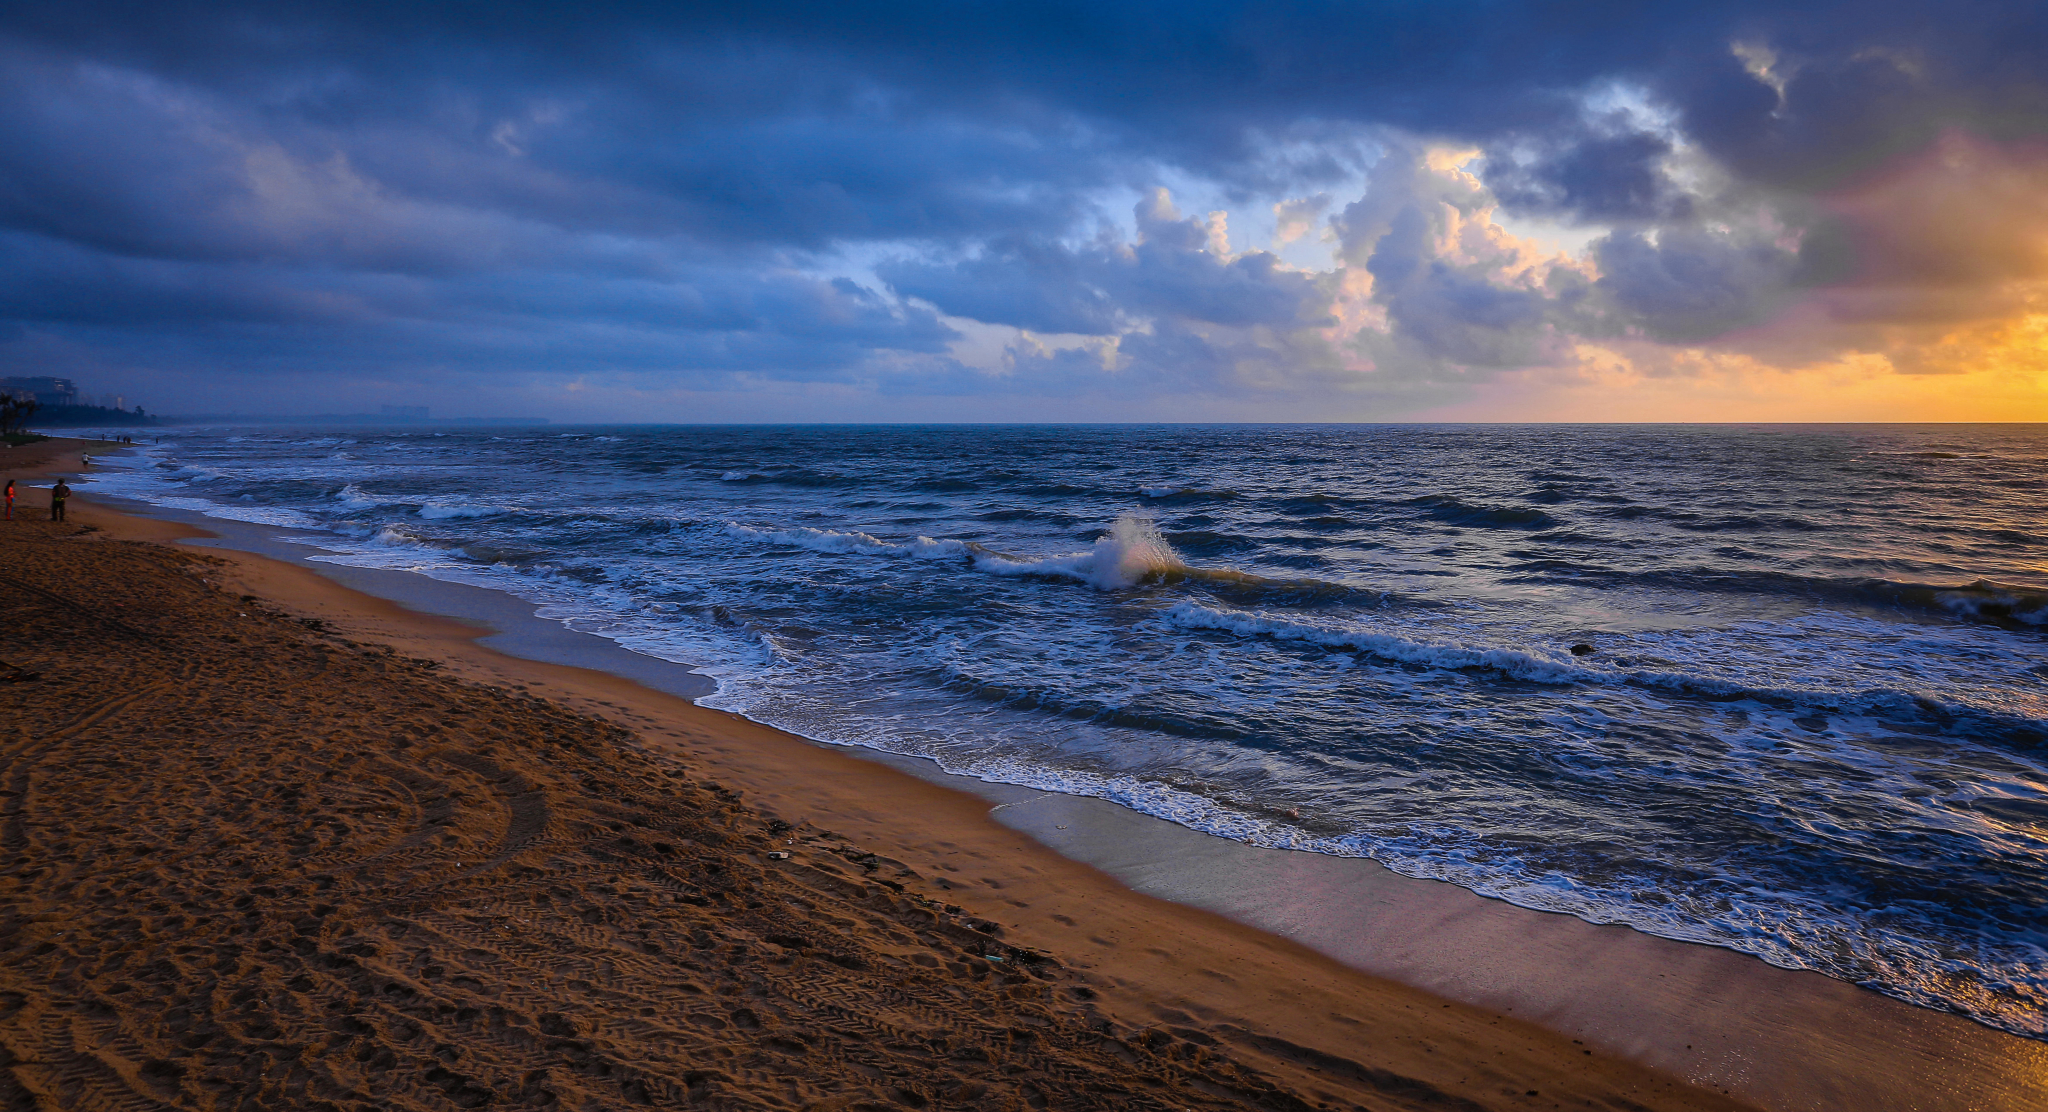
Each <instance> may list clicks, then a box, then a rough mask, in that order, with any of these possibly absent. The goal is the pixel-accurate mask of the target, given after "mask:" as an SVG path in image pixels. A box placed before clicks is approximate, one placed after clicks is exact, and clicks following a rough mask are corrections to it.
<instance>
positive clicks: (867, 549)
mask: <svg viewBox="0 0 2048 1112" xmlns="http://www.w3.org/2000/svg"><path fill="white" fill-rule="evenodd" d="M725 531H726V533H728V534H729V535H731V536H734V537H738V538H739V539H741V540H750V541H767V542H769V543H770V544H793V545H796V546H797V547H799V548H808V549H810V550H811V551H813V552H827V553H831V554H833V555H854V554H866V555H879V556H915V557H919V558H922V559H928V560H929V559H944V558H946V557H950V556H960V555H962V554H964V553H965V552H966V551H967V546H966V545H964V544H962V543H960V542H959V541H952V540H933V539H932V538H930V537H918V538H917V539H915V540H912V541H907V542H904V543H901V544H897V543H892V542H890V541H885V540H883V539H882V538H880V537H876V536H871V535H869V534H867V533H862V532H858V531H855V532H849V533H839V532H834V531H832V530H830V529H807V528H803V527H801V526H799V527H797V528H794V529H755V528H752V527H750V526H746V525H740V524H737V523H731V522H728V523H727V524H726V527H725Z"/></svg>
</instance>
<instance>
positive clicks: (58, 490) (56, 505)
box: [50, 479, 71, 521]
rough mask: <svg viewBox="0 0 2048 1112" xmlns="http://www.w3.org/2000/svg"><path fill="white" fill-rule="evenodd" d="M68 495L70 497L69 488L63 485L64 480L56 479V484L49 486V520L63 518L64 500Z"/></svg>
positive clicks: (60, 519)
mask: <svg viewBox="0 0 2048 1112" xmlns="http://www.w3.org/2000/svg"><path fill="white" fill-rule="evenodd" d="M69 497H71V488H70V487H68V486H65V485H64V480H62V479H59V480H57V485H56V486H53V487H51V488H50V520H51V521H62V520H64V500H65V499H66V498H69Z"/></svg>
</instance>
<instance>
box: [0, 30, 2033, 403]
mask: <svg viewBox="0 0 2048 1112" xmlns="http://www.w3.org/2000/svg"><path fill="white" fill-rule="evenodd" d="M45 374H49V375H61V376H66V377H71V378H74V379H76V380H78V381H79V383H80V385H81V386H82V387H83V388H84V389H85V390H86V391H87V392H88V393H94V394H97V393H102V392H106V393H115V392H118V393H121V394H124V395H126V396H127V397H128V398H129V399H130V400H131V404H132V403H134V402H140V403H141V404H144V405H146V406H148V407H149V408H150V409H151V410H152V411H153V412H160V413H162V412H168V413H223V412H241V413H287V414H288V413H319V412H330V413H331V412H365V411H368V412H374V411H376V410H377V408H378V407H379V406H382V405H426V406H430V407H432V409H433V412H434V413H435V414H437V415H442V416H528V417H546V418H549V419H551V420H556V421H681V422H695V421H1407V420H1438V421H1443V420H1455V421H1722V420H1727V421H1895V420H1970V421H1976V420H1989V421H2000V420H2042V419H2048V5H2043V4H2040V3H2037V2H2021V0H2004V2H1997V3H1989V2H1978V0H1945V2H1942V3H1938V4H1937V3H1933V2H1913V3H1906V2H1900V0H1864V2H1858V3H1853V4H1851V3H1840V4H1832V3H1831V4H1785V3H1754V4H1752V3H1715V2H1712V0H1706V2H1701V0H1684V2H1666V0H1627V2H1619V0H1573V2H1568V3H1567V2H1555V3H1541V2H1530V3H1509V2H1500V0H1483V2H1472V0H1403V2H1371V0H1357V2H1350V3H1318V2H1307V0H1259V2H1245V3H1201V2H1195V0H1189V2H1179V3H1171V4H1167V3H1153V2H1129V0H1088V2H1086V3H1081V2H1067V0H1033V2H1022V3H1020V2H1006V0H985V2H979V3H973V2H955V3H935V2H928V0H904V2H899V3H890V4H865V3H858V2H846V0H840V2H831V3H747V4H738V5H731V6H726V5H721V4H716V3H695V4H683V3H675V2H673V0H670V2H661V3H601V2H589V3H581V4H576V5H567V4H532V5H529V4H522V3H519V2H517V0H492V2H489V3H483V2H475V3H431V2H423V0H409V2H404V3H379V2H374V0H364V2H355V3H326V2H305V0H263V2H260V3H257V2H245V0H206V2H203V3H187V2H185V0H147V2H144V0H134V2H101V0H67V2H66V3H62V4H57V3H19V2H15V3H4V4H0V375H45Z"/></svg>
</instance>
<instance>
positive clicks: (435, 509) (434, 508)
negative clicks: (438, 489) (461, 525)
mask: <svg viewBox="0 0 2048 1112" xmlns="http://www.w3.org/2000/svg"><path fill="white" fill-rule="evenodd" d="M504 512H505V508H504V507H502V506H449V505H442V504H439V503H434V502H428V503H426V504H425V505H423V506H421V507H420V516H421V517H423V518H426V519H427V520H429V521H448V520H452V519H456V518H465V517H489V516H491V515H492V514H501V513H504Z"/></svg>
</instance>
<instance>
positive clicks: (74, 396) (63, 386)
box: [0, 378, 78, 405]
mask: <svg viewBox="0 0 2048 1112" xmlns="http://www.w3.org/2000/svg"><path fill="white" fill-rule="evenodd" d="M0 394H7V395H10V396H12V397H17V398H20V397H29V398H34V399H35V401H36V404H37V405H77V404H78V384H77V383H75V382H73V381H71V380H70V379H68V378H0Z"/></svg>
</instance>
